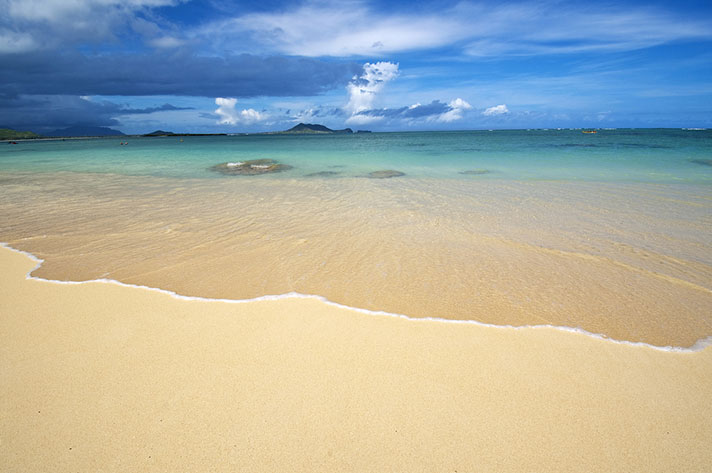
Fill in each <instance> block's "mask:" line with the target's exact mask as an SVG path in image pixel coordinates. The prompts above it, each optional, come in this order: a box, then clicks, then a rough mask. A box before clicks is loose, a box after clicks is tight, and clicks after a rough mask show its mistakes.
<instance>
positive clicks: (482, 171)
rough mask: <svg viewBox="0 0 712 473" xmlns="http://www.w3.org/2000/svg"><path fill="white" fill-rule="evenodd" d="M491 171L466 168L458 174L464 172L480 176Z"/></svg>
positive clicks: (468, 174)
mask: <svg viewBox="0 0 712 473" xmlns="http://www.w3.org/2000/svg"><path fill="white" fill-rule="evenodd" d="M491 172H492V171H490V170H488V169H468V170H467V171H460V174H465V175H467V176H481V175H482V174H489V173H491Z"/></svg>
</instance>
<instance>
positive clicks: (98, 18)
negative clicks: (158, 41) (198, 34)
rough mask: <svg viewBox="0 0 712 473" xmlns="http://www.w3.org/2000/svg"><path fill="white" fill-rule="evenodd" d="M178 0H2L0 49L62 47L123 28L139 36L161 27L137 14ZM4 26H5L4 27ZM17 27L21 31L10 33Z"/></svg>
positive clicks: (107, 35) (114, 33) (156, 33)
mask: <svg viewBox="0 0 712 473" xmlns="http://www.w3.org/2000/svg"><path fill="white" fill-rule="evenodd" d="M179 1H180V0H3V1H0V9H1V10H2V12H3V16H2V17H1V18H0V52H27V51H31V50H37V49H43V48H61V47H63V46H67V45H69V44H76V43H87V42H89V43H100V42H102V41H106V40H109V41H114V40H116V38H117V36H118V35H119V34H121V33H124V32H127V31H128V32H132V33H133V34H134V35H135V33H136V32H138V33H139V34H140V35H141V36H143V35H144V34H145V32H146V31H147V30H152V31H153V34H152V35H151V37H154V36H157V37H160V36H161V31H162V29H161V27H160V26H158V25H157V24H155V23H152V22H150V21H147V20H144V19H142V18H140V16H139V14H140V13H141V12H146V11H148V10H149V9H151V8H156V7H163V6H170V5H175V4H176V3H178V2H179ZM3 26H5V28H3ZM13 31H20V32H21V33H12V32H13Z"/></svg>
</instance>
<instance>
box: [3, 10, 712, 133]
mask: <svg viewBox="0 0 712 473" xmlns="http://www.w3.org/2000/svg"><path fill="white" fill-rule="evenodd" d="M0 9H1V10H2V11H3V15H2V17H0V64H2V66H0V83H1V84H2V87H1V88H0V126H7V127H12V128H16V129H30V130H34V131H38V132H40V133H41V132H43V131H49V130H53V129H56V128H61V127H66V126H70V125H95V126H109V127H112V128H115V129H119V130H121V131H123V132H125V133H145V132H149V131H153V130H155V129H159V128H160V129H164V130H171V131H174V132H187V131H192V132H227V133H231V132H256V131H267V130H281V129H286V128H289V127H291V126H293V125H294V124H296V123H298V122H300V121H301V122H310V123H322V124H325V125H327V126H330V127H333V128H343V127H347V126H348V127H351V128H354V129H370V130H383V131H390V130H447V129H459V130H461V129H487V128H534V127H543V128H551V127H628V126H632V127H657V126H660V127H712V2H709V1H690V2H684V1H677V2H620V1H619V2H610V3H606V2H590V1H589V2H565V1H562V2H557V1H546V2H509V3H501V2H476V1H461V2H447V1H438V2H428V1H407V2H406V1H404V2H397V1H389V2H370V1H362V0H344V1H340V2H324V1H290V2H282V1H271V0H263V1H244V2H233V1H227V0H213V1H202V2H198V1H180V0H124V1H119V0H0Z"/></svg>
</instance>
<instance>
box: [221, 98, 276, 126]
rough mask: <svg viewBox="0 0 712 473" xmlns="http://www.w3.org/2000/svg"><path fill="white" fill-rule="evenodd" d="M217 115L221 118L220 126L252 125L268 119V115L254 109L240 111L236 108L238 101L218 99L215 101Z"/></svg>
mask: <svg viewBox="0 0 712 473" xmlns="http://www.w3.org/2000/svg"><path fill="white" fill-rule="evenodd" d="M215 105H217V106H218V108H217V109H215V113H216V114H217V115H218V116H219V117H220V119H219V120H218V125H237V124H238V123H244V124H252V123H256V122H261V121H264V120H266V119H267V118H268V116H267V114H265V113H262V112H258V111H257V110H255V109H253V108H248V109H243V110H241V111H238V110H237V109H236V108H235V106H236V105H237V99H235V98H225V97H217V98H216V99H215Z"/></svg>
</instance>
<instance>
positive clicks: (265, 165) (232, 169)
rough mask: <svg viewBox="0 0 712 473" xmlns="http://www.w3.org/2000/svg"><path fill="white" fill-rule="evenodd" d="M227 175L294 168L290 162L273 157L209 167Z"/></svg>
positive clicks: (262, 172)
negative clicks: (285, 162)
mask: <svg viewBox="0 0 712 473" xmlns="http://www.w3.org/2000/svg"><path fill="white" fill-rule="evenodd" d="M208 169H209V170H211V171H215V172H219V173H220V174H224V175H226V176H256V175H259V174H269V173H273V172H282V171H287V170H289V169H292V166H290V165H288V164H282V163H278V162H277V161H275V160H273V159H253V160H251V161H235V162H229V163H220V164H216V165H215V166H211V167H210V168H208Z"/></svg>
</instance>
